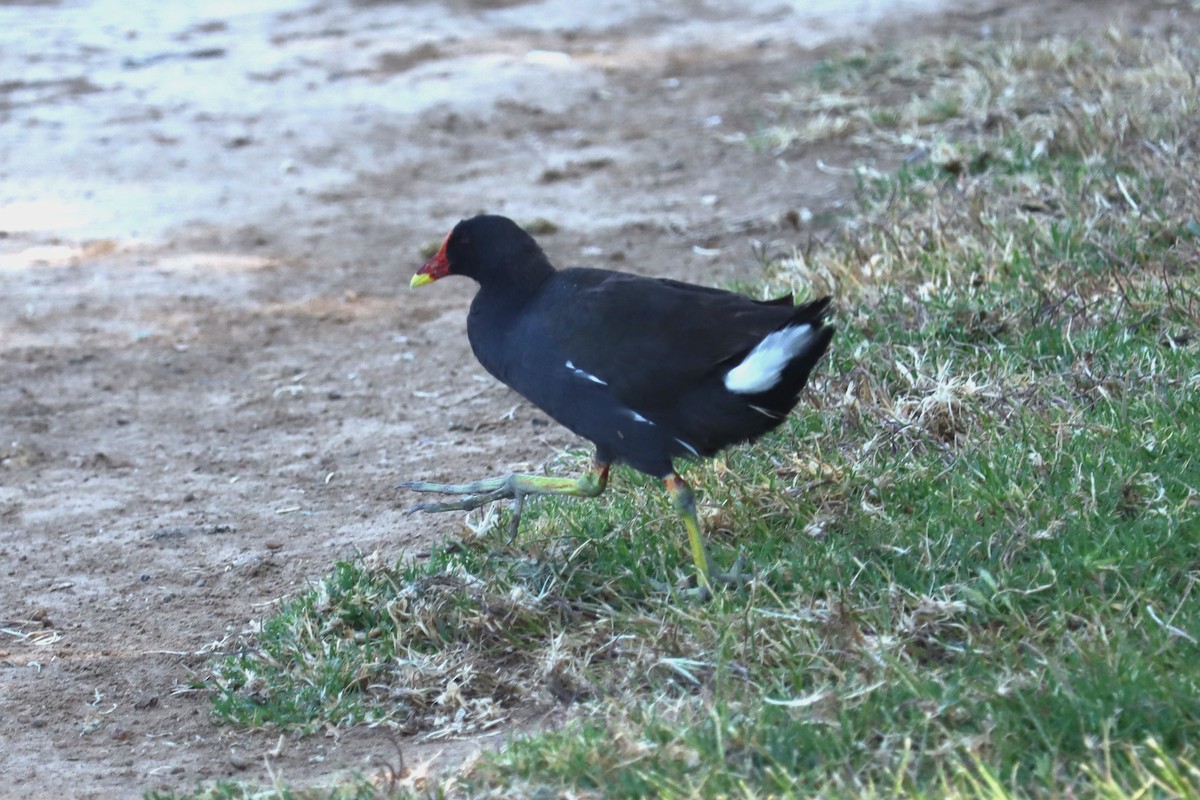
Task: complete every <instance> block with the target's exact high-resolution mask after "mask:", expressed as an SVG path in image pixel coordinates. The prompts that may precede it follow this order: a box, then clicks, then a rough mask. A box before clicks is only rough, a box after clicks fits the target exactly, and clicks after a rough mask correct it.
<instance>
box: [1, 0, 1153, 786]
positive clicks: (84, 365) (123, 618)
mask: <svg viewBox="0 0 1200 800" xmlns="http://www.w3.org/2000/svg"><path fill="white" fill-rule="evenodd" d="M193 5H196V6H200V7H203V8H200V9H197V8H192V6H193ZM731 5H733V4H724V3H704V2H698V1H693V2H688V1H687V0H675V1H673V2H663V3H651V2H644V3H638V2H634V3H621V2H615V0H597V1H596V2H592V3H588V4H579V3H570V2H565V0H545V1H544V2H541V3H524V2H520V0H516V2H513V1H512V0H509V1H507V2H504V1H503V0H495V1H494V2H487V1H486V0H441V2H433V1H432V0H431V1H430V2H428V3H423V4H422V3H408V2H404V3H400V2H394V3H388V2H371V1H370V0H361V1H360V2H338V1H337V0H327V1H326V2H316V3H306V2H302V1H298V0H274V1H273V2H272V0H257V1H256V2H250V3H228V4H224V3H221V4H185V3H179V4H173V3H165V4H158V3H152V2H148V0H145V1H143V0H124V2H120V3H118V2H115V1H114V0H107V1H105V0H98V1H97V2H63V3H55V2H28V3H22V2H11V1H8V2H0V68H2V69H3V77H2V79H0V628H2V629H3V632H2V633H0V795H5V796H23V797H29V796H47V795H51V794H53V795H55V796H59V797H80V798H83V797H95V798H100V797H103V798H110V797H136V796H140V795H141V793H142V792H143V791H145V790H147V789H150V788H158V787H163V788H167V787H170V788H189V787H191V786H193V785H195V783H196V782H197V781H203V780H212V779H218V778H224V777H237V778H241V779H245V780H261V781H269V780H270V778H271V775H275V776H278V777H281V778H282V779H284V780H286V781H289V782H292V783H295V784H305V783H311V782H314V781H319V780H324V779H328V778H330V777H332V776H334V775H336V774H337V773H339V772H340V771H343V770H350V771H364V772H365V771H372V770H377V769H379V768H380V766H381V765H382V764H385V763H389V764H393V765H395V764H397V763H398V756H397V752H398V748H399V750H401V751H402V752H403V754H404V759H405V762H406V763H407V764H408V765H409V766H421V765H428V767H429V768H431V769H454V768H456V767H457V766H459V765H461V764H462V763H463V761H464V760H465V759H467V758H469V757H471V755H472V754H473V753H476V752H478V750H479V749H480V748H487V747H497V746H501V745H502V744H503V741H504V738H505V735H506V734H507V733H509V732H511V731H512V730H513V729H514V728H509V729H507V730H505V731H501V732H500V733H499V734H498V735H493V736H491V737H489V738H482V739H475V740H463V741H456V742H450V743H447V742H444V741H443V742H436V743H428V742H422V741H420V740H417V739H406V740H400V739H396V738H394V737H393V736H392V735H391V734H389V733H388V732H386V731H381V730H368V729H352V730H343V731H331V732H329V733H328V734H327V735H313V736H309V737H304V738H295V737H292V736H280V735H278V734H277V733H261V732H258V733H256V732H247V731H243V730H237V729H234V728H231V727H229V726H221V725H218V724H216V723H214V721H213V720H212V718H211V715H210V711H209V703H208V699H207V697H206V696H205V695H204V693H203V692H202V691H196V690H192V689H189V688H188V687H189V685H190V684H191V683H192V682H194V681H196V680H197V679H203V678H204V676H205V674H206V673H205V669H206V663H207V662H208V660H209V659H210V658H211V657H212V655H213V654H215V653H221V652H225V651H228V650H229V649H230V648H233V647H236V646H239V645H240V644H241V643H242V642H243V641H244V637H245V636H246V635H247V634H250V633H252V632H253V630H254V626H255V623H256V620H258V619H260V618H261V617H263V616H264V615H266V614H269V613H270V611H271V608H272V605H273V603H274V602H275V601H277V600H278V599H280V598H284V597H287V596H289V595H292V594H294V593H295V592H297V591H299V590H301V589H302V588H303V587H304V586H305V585H306V583H307V582H308V581H310V580H312V579H314V578H317V577H319V576H322V575H324V574H325V573H327V572H328V570H329V568H330V566H331V564H332V563H333V562H334V561H336V560H339V559H345V558H349V557H352V556H354V555H355V554H360V553H372V552H379V553H381V554H382V555H383V556H384V557H386V558H388V559H396V558H400V557H402V556H404V555H406V554H418V553H421V552H423V551H424V550H427V549H428V548H429V547H430V545H432V544H434V543H436V542H438V541H439V540H441V539H443V538H444V537H445V536H446V535H447V534H449V533H451V532H453V531H455V530H456V529H457V528H458V527H459V526H460V525H461V518H456V516H455V515H444V516H441V517H427V516H415V517H410V516H407V515H406V514H405V510H406V508H407V507H408V506H409V505H410V504H411V503H412V502H413V498H412V497H411V496H408V495H406V494H405V493H403V492H399V491H397V490H395V489H394V488H393V487H394V485H395V484H396V483H397V482H399V481H401V480H408V479H416V478H422V479H433V480H442V479H454V478H468V477H481V476H484V475H488V474H499V473H505V472H509V471H512V470H514V469H522V468H524V469H529V468H537V467H538V465H540V464H541V463H543V462H544V461H545V460H547V459H548V458H549V457H550V456H552V455H553V454H555V453H557V452H559V451H560V450H561V449H563V448H564V447H567V446H571V445H574V444H578V443H577V442H575V441H574V440H573V439H572V437H571V436H570V435H569V434H567V433H566V432H564V431H562V430H560V429H558V428H557V427H555V426H553V425H546V424H545V419H544V417H543V416H542V415H541V414H540V413H539V412H538V411H537V409H534V408H531V407H529V406H528V405H526V404H525V403H523V402H522V401H521V400H520V398H518V397H516V396H515V395H514V394H512V393H511V392H510V391H509V390H507V389H506V388H505V387H503V386H501V385H498V384H497V383H496V382H494V381H493V380H491V379H490V378H488V377H487V376H486V375H485V374H484V373H483V371H482V369H481V368H480V367H479V366H478V365H477V364H476V363H475V361H474V359H473V358H472V356H471V354H470V350H469V348H468V345H467V342H466V337H465V332H464V317H465V311H466V307H467V305H468V303H469V301H470V297H471V294H472V291H473V290H472V287H471V286H470V285H469V284H467V283H466V282H455V281H446V282H443V283H439V284H437V285H435V286H433V287H429V288H427V289H424V290H421V291H420V292H411V293H410V292H409V290H408V288H407V283H408V279H409V276H410V275H411V273H412V272H413V271H414V270H415V269H416V268H417V267H418V266H419V264H420V263H421V257H420V255H419V250H420V248H421V246H423V245H427V244H428V243H430V242H437V241H440V239H441V237H442V236H443V235H444V234H445V232H446V231H447V230H448V229H449V228H450V227H451V226H452V225H453V224H454V223H455V222H456V221H457V220H458V219H459V218H461V217H463V216H467V215H470V214H473V213H476V212H479V211H482V210H488V211H492V212H498V213H504V214H507V215H509V216H512V217H514V218H516V219H518V220H520V221H523V222H529V221H531V220H534V219H539V218H540V219H544V220H548V221H549V222H551V223H553V224H554V226H555V227H556V228H557V231H556V232H552V233H547V234H544V235H542V236H541V237H540V239H541V241H542V242H543V245H544V246H545V247H546V249H547V250H548V252H549V253H550V255H551V257H552V258H553V260H555V261H556V262H557V263H559V264H562V265H567V264H589V265H608V266H612V267H614V268H619V269H626V270H632V271H638V272H643V273H646V274H655V275H670V276H673V277H677V278H683V279H688V280H693V281H700V282H722V281H729V280H731V279H747V278H753V277H754V276H755V275H756V274H757V273H756V271H757V269H758V263H759V262H758V259H757V258H756V256H755V254H754V246H753V245H754V243H755V242H761V243H764V244H765V246H766V247H767V250H768V252H788V251H790V250H791V249H792V248H793V247H796V246H801V247H802V246H804V244H805V242H806V241H807V240H808V238H809V237H810V236H811V235H813V233H814V232H813V231H812V230H810V229H808V227H807V226H806V224H805V223H803V222H800V223H799V224H798V225H797V224H794V223H795V221H796V220H801V219H804V218H806V215H804V214H803V213H802V210H803V209H805V208H808V209H813V210H821V209H827V208H830V207H832V206H835V205H837V204H838V203H839V202H842V201H843V200H844V198H845V197H846V196H847V192H848V191H849V190H850V188H851V186H852V178H851V177H848V175H847V174H846V172H845V171H844V170H843V169H842V168H844V167H849V166H851V165H852V164H853V163H854V161H855V160H856V159H858V158H861V157H862V155H863V154H861V153H857V152H855V151H854V149H853V148H852V147H850V146H849V145H826V146H822V147H819V148H808V149H799V150H793V151H789V152H788V153H786V154H784V155H782V156H780V155H776V154H772V153H768V152H762V151H759V150H756V149H754V148H752V147H749V146H747V145H746V144H745V143H743V142H740V141H737V137H736V136H735V135H736V134H738V133H746V132H753V131H754V130H755V128H756V127H757V126H758V125H760V124H763V123H764V122H768V121H769V120H768V119H767V116H766V115H767V113H768V110H769V107H770V104H769V103H768V102H767V100H766V96H767V95H769V94H771V93H773V92H778V91H781V90H784V89H786V88H787V87H788V86H789V85H790V84H791V83H792V81H794V80H795V78H796V77H797V76H798V75H799V74H800V72H801V70H802V69H803V68H804V67H805V66H806V65H810V64H812V63H814V62H815V61H816V60H818V59H820V58H823V57H828V56H830V55H834V54H836V53H837V52H839V50H840V49H842V48H843V47H845V46H846V44H847V43H852V42H855V41H857V42H861V43H865V42H876V43H878V42H886V41H888V40H889V39H892V38H895V37H902V36H908V35H913V34H915V33H917V32H920V33H934V34H947V35H949V34H952V33H958V34H961V35H963V36H968V37H972V36H978V35H981V33H982V34H986V33H988V32H993V33H999V32H1002V31H1006V30H1019V31H1021V32H1022V33H1024V34H1025V35H1035V34H1039V33H1041V32H1044V31H1049V30H1056V31H1062V32H1065V33H1077V32H1079V31H1081V30H1084V29H1085V28H1088V27H1091V28H1093V29H1095V28H1096V27H1097V26H1107V25H1108V24H1110V23H1111V24H1116V25H1122V26H1126V27H1133V26H1137V25H1142V24H1150V22H1151V17H1153V22H1154V24H1169V18H1170V13H1171V5H1170V4H1168V3H1164V4H1152V3H1145V2H1141V1H1140V0H1129V2H1110V3H1092V2H1089V3H1085V2H1073V1H1072V0H1045V1H1044V2H1040V3H1036V4H1022V3H1017V2H1011V1H1010V2H1001V1H999V0H998V1H997V2H987V1H986V0H980V1H979V2H972V3H953V2H945V3H938V2H932V1H930V2H923V3H920V2H908V3H903V2H891V3H887V2H858V3H848V4H847V3H830V4H823V3H812V4H808V5H809V6H811V8H808V9H807V10H805V11H803V12H801V11H797V10H795V9H793V8H791V7H790V6H788V5H786V4H779V3H772V2H747V3H743V4H741V6H740V7H739V8H738V10H736V11H733V10H729V9H728V6H731ZM797 5H803V4H797ZM824 5H828V6H829V8H823V6H824ZM585 10H586V15H585V13H584V12H585ZM1164 21H1166V22H1164ZM881 166H883V167H885V168H886V167H889V166H891V165H890V164H881ZM818 233H819V232H818ZM619 490H620V489H619V487H618V491H619ZM531 722H536V720H514V721H513V726H520V725H522V724H529V723H531Z"/></svg>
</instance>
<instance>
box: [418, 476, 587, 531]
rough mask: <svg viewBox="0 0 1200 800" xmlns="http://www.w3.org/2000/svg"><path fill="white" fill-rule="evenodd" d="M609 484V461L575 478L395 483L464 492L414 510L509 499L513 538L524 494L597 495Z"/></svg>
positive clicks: (470, 506) (464, 506)
mask: <svg viewBox="0 0 1200 800" xmlns="http://www.w3.org/2000/svg"><path fill="white" fill-rule="evenodd" d="M606 486H608V464H601V463H599V462H592V466H591V467H590V468H589V469H588V471H587V472H585V473H583V475H581V476H579V477H578V478H553V477H550V476H547V475H521V474H515V475H505V476H504V477H502V478H485V479H484V480H481V481H472V482H471V483H428V482H426V481H409V482H407V483H402V484H400V485H399V486H397V487H396V488H397V489H411V490H413V491H414V492H438V493H440V494H462V495H467V496H466V497H464V498H463V499H461V500H450V501H447V502H444V503H421V504H419V505H416V506H413V507H412V508H411V509H409V513H410V514H411V513H413V512H416V511H426V512H431V513H432V512H438V511H470V510H471V509H474V508H479V507H480V506H482V505H487V504H488V503H491V502H493V501H495V500H512V501H513V510H512V518H511V519H510V520H509V523H508V529H509V533H510V534H511V535H512V536H513V537H514V538H515V537H516V535H517V528H518V526H519V525H520V524H521V506H522V504H523V503H524V502H525V497H526V495H531V494H557V495H566V496H569V497H598V496H599V495H600V494H601V493H602V492H603V491H604V488H605V487H606Z"/></svg>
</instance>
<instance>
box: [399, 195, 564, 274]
mask: <svg viewBox="0 0 1200 800" xmlns="http://www.w3.org/2000/svg"><path fill="white" fill-rule="evenodd" d="M547 271H548V272H553V267H551V266H550V265H549V262H547V261H546V256H545V254H544V253H542V249H541V248H540V247H538V244H537V242H535V241H534V240H533V237H532V236H530V235H529V234H528V233H526V232H525V231H524V230H522V229H521V227H520V226H519V225H517V223H515V222H513V221H512V220H511V219H509V218H508V217H500V216H495V215H491V214H483V215H480V216H478V217H471V218H470V219H464V220H462V221H461V222H459V223H458V224H457V225H455V226H454V230H452V231H450V233H449V234H447V235H446V239H445V241H444V242H442V246H441V248H439V249H438V251H437V252H436V253H434V255H433V257H432V258H430V259H429V260H428V261H426V262H425V265H424V266H422V267H421V268H420V269H419V270H417V274H416V275H413V277H412V280H411V281H410V282H409V284H408V285H409V286H410V287H412V288H414V289H415V288H417V287H418V286H424V285H425V284H427V283H432V282H434V281H436V280H438V279H440V278H444V277H446V276H447V275H465V276H466V277H468V278H474V279H475V280H476V281H478V282H479V283H480V284H481V285H484V286H489V285H496V284H498V283H514V282H521V281H522V279H526V278H528V277H532V276H533V275H535V274H536V275H540V274H542V273H544V272H547Z"/></svg>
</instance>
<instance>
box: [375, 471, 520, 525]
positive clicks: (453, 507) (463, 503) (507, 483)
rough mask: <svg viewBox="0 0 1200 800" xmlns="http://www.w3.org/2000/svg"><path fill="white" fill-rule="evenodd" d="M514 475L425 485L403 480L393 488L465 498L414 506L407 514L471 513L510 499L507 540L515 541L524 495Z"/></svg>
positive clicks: (419, 482) (422, 482)
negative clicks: (508, 538) (508, 537)
mask: <svg viewBox="0 0 1200 800" xmlns="http://www.w3.org/2000/svg"><path fill="white" fill-rule="evenodd" d="M517 477H518V476H517V475H506V476H505V477H503V478H486V479H484V480H481V481H472V482H471V483H429V482H427V481H407V482H405V483H401V484H399V485H397V486H396V488H397V489H410V490H412V491H414V492H437V493H438V494H461V495H466V496H465V497H463V498H462V499H461V500H448V501H445V502H440V503H418V504H417V505H415V506H413V507H412V508H410V509H409V510H408V513H409V514H415V513H417V512H418V511H424V512H426V513H429V514H436V513H438V512H441V511H474V510H475V509H477V508H479V507H480V506H485V505H487V504H488V503H494V502H496V501H497V500H512V501H513V510H512V517H511V518H510V519H509V522H508V531H509V534H510V541H511V539H515V538H517V529H518V528H519V527H520V525H521V506H522V505H523V503H524V499H525V493H524V492H522V491H521V490H520V488H519V487H518V483H517Z"/></svg>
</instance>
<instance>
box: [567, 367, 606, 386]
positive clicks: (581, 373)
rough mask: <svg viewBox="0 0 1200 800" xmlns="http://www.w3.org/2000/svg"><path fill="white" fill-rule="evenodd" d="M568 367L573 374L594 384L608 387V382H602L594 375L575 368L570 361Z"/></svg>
mask: <svg viewBox="0 0 1200 800" xmlns="http://www.w3.org/2000/svg"><path fill="white" fill-rule="evenodd" d="M566 366H567V369H569V370H571V372H574V373H575V374H576V375H578V376H579V377H581V378H587V379H588V380H589V381H592V382H593V383H598V384H600V385H601V386H608V381H605V380H601V379H600V378H597V377H596V376H595V375H593V374H592V373H590V372H585V371H584V370H581V369H580V368H579V367H577V366H575V364H574V363H573V362H571V361H568V362H567V365H566Z"/></svg>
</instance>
